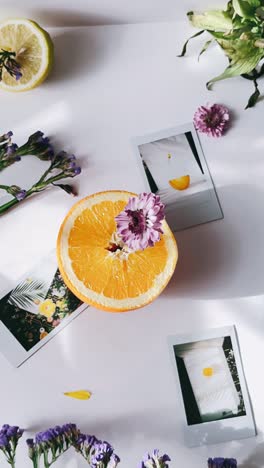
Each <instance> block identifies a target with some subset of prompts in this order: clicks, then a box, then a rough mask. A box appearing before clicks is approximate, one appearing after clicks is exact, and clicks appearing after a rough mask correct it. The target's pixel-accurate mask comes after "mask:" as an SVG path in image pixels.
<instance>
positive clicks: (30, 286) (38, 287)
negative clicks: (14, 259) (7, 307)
mask: <svg viewBox="0 0 264 468" xmlns="http://www.w3.org/2000/svg"><path fill="white" fill-rule="evenodd" d="M44 286H45V285H44V283H42V282H41V281H38V280H26V281H24V282H23V283H20V284H18V285H17V286H16V288H15V289H13V291H12V292H11V294H10V296H9V298H8V303H9V304H11V305H13V306H15V307H18V308H19V309H25V308H26V307H29V306H31V305H33V304H34V301H36V300H41V299H44V296H45V294H44V292H43V288H44Z"/></svg>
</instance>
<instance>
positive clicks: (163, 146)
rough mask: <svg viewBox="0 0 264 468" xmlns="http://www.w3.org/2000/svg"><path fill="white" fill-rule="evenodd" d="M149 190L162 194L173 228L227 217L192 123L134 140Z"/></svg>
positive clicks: (168, 218) (174, 229)
mask: <svg viewBox="0 0 264 468" xmlns="http://www.w3.org/2000/svg"><path fill="white" fill-rule="evenodd" d="M132 143H133V147H134V151H135V154H136V157H137V159H138V161H139V164H140V169H141V173H142V178H143V180H144V184H145V190H146V191H147V192H149V191H151V192H153V193H156V194H157V195H159V196H160V198H161V201H162V202H163V203H164V204H165V207H166V219H167V221H168V223H169V225H170V227H171V229H172V230H173V231H180V230H183V229H186V228H189V227H192V226H196V225H198V224H203V223H207V222H209V221H215V220H217V219H222V218H223V212H222V209H221V206H220V204H219V200H218V197H217V194H216V191H215V187H214V184H213V181H212V178H211V175H210V173H209V170H208V167H207V164H206V161H205V158H204V155H203V151H202V148H201V145H200V142H199V139H198V136H197V133H196V130H195V128H194V126H193V124H192V123H190V124H186V125H182V126H179V127H175V128H170V129H167V130H163V131H159V132H157V133H153V134H150V135H145V136H142V137H136V138H133V140H132Z"/></svg>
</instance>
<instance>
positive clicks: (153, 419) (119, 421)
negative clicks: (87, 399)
mask: <svg viewBox="0 0 264 468" xmlns="http://www.w3.org/2000/svg"><path fill="white" fill-rule="evenodd" d="M184 424H185V423H184ZM185 427H186V426H184V425H183V424H181V423H180V422H179V417H178V414H177V413H176V412H175V413H173V411H172V412H170V413H169V411H166V412H164V411H162V410H160V411H157V410H155V409H153V411H152V410H150V409H149V410H146V411H142V412H133V413H131V414H124V416H120V417H118V418H115V419H114V418H113V419H111V420H101V421H100V420H99V421H98V420H97V421H96V423H95V424H93V422H92V421H90V422H89V425H87V427H85V430H86V431H88V433H89V431H90V432H91V430H92V431H93V433H95V434H97V435H98V436H99V435H100V434H103V437H105V438H108V439H109V440H111V438H112V439H116V440H120V443H122V444H123V445H126V444H128V443H129V442H130V441H131V440H132V439H133V437H134V438H137V437H138V436H139V435H140V437H142V438H147V439H153V440H155V439H157V440H159V443H160V445H161V446H162V445H165V444H175V443H179V444H180V445H182V443H184V445H186V446H188V443H185V442H184V441H183V434H184V428H185ZM200 434H201V425H199V427H198V426H197V440H198V441H199V440H200V443H199V442H198V443H197V445H196V446H197V447H198V446H203V445H208V446H209V447H211V446H212V447H213V446H215V445H216V443H215V441H214V440H215V436H216V435H217V438H218V440H219V441H221V444H224V443H226V442H230V441H233V440H236V443H237V447H236V453H238V454H239V451H240V447H241V446H243V445H244V444H245V442H244V440H245V439H248V437H249V436H248V434H249V432H248V429H247V428H243V429H242V428H241V429H235V428H232V427H229V428H227V427H219V422H218V423H217V424H216V423H213V422H212V423H210V426H207V429H204V434H203V435H204V436H203V438H201V437H200ZM250 439H252V436H251V437H250ZM250 439H248V440H250ZM192 440H193V437H192ZM218 445H219V444H217V446H218ZM263 445H264V444H263ZM208 452H210V453H211V454H212V452H213V450H212V449H211V448H210V450H208ZM217 452H218V453H220V452H221V449H218V450H216V449H214V453H217ZM210 456H217V455H214V454H213V455H210ZM231 456H233V457H234V458H235V455H232V454H230V457H231ZM238 457H239V455H238ZM244 466H245V468H251V467H246V465H243V467H244ZM252 468H253V467H252ZM254 468H255V467H254ZM259 468H260V467H259Z"/></svg>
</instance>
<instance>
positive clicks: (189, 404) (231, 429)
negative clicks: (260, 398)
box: [168, 327, 256, 446]
mask: <svg viewBox="0 0 264 468" xmlns="http://www.w3.org/2000/svg"><path fill="white" fill-rule="evenodd" d="M168 342H169V349H170V355H171V360H172V364H173V370H174V372H175V375H176V381H177V389H178V397H179V399H180V404H181V407H182V420H183V423H184V437H185V442H186V444H187V445H189V446H196V445H202V444H213V443H217V442H224V441H229V440H234V439H241V438H246V437H253V436H255V435H256V426H255V421H254V416H253V412H252V407H251V402H250V398H249V394H248V389H247V384H246V381H245V376H244V371H243V367H242V362H241V356H240V350H239V345H238V340H237V333H236V330H235V327H225V328H221V329H211V330H208V331H205V332H200V333H199V332H198V333H195V334H193V335H189V336H178V337H177V336H176V337H175V336H171V337H169V339H168Z"/></svg>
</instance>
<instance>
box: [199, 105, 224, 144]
mask: <svg viewBox="0 0 264 468" xmlns="http://www.w3.org/2000/svg"><path fill="white" fill-rule="evenodd" d="M229 120H230V114H229V110H228V109H227V108H226V107H225V106H222V105H221V104H213V105H212V106H207V107H206V106H201V107H199V108H198V109H197V111H196V112H195V114H194V118H193V121H194V125H195V128H196V130H198V131H199V132H201V133H206V135H208V136H213V137H220V136H222V135H223V133H224V132H225V131H226V129H227V127H228V124H229Z"/></svg>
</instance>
